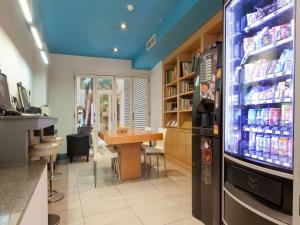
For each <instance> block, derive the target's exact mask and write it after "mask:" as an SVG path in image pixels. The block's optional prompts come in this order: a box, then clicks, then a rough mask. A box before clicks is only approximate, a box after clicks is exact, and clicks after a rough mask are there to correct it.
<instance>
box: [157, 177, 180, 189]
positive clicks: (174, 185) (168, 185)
mask: <svg viewBox="0 0 300 225" xmlns="http://www.w3.org/2000/svg"><path fill="white" fill-rule="evenodd" d="M153 186H154V187H156V188H157V189H158V190H160V191H163V190H169V189H170V188H181V185H179V184H177V183H176V182H175V181H173V180H171V179H169V181H167V182H163V183H158V184H153Z"/></svg>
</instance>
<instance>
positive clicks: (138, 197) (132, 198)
mask: <svg viewBox="0 0 300 225" xmlns="http://www.w3.org/2000/svg"><path fill="white" fill-rule="evenodd" d="M124 198H125V200H126V201H127V202H128V204H129V205H130V206H134V205H140V204H146V203H148V202H155V201H156V202H157V201H160V200H162V199H165V198H166V197H165V196H164V195H163V194H162V193H161V192H159V191H157V190H154V191H149V192H142V193H139V192H137V193H135V194H130V195H126V196H124Z"/></svg>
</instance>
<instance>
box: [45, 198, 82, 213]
mask: <svg viewBox="0 0 300 225" xmlns="http://www.w3.org/2000/svg"><path fill="white" fill-rule="evenodd" d="M78 208H80V209H81V204H80V200H74V201H67V202H61V201H58V202H55V203H51V204H48V210H49V212H63V211H68V210H72V209H78Z"/></svg>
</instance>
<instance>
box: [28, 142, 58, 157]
mask: <svg viewBox="0 0 300 225" xmlns="http://www.w3.org/2000/svg"><path fill="white" fill-rule="evenodd" d="M57 152H58V144H56V143H40V144H36V145H32V146H30V147H29V156H30V158H34V157H48V156H53V155H55V154H56V153H57Z"/></svg>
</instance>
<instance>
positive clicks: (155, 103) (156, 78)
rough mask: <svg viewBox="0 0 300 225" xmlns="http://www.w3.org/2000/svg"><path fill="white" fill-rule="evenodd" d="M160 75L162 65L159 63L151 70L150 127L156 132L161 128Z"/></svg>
mask: <svg viewBox="0 0 300 225" xmlns="http://www.w3.org/2000/svg"><path fill="white" fill-rule="evenodd" d="M162 73H163V63H162V61H160V62H159V63H158V64H157V65H156V66H154V67H153V68H152V70H151V73H150V77H151V127H152V130H157V129H158V128H159V127H162Z"/></svg>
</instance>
